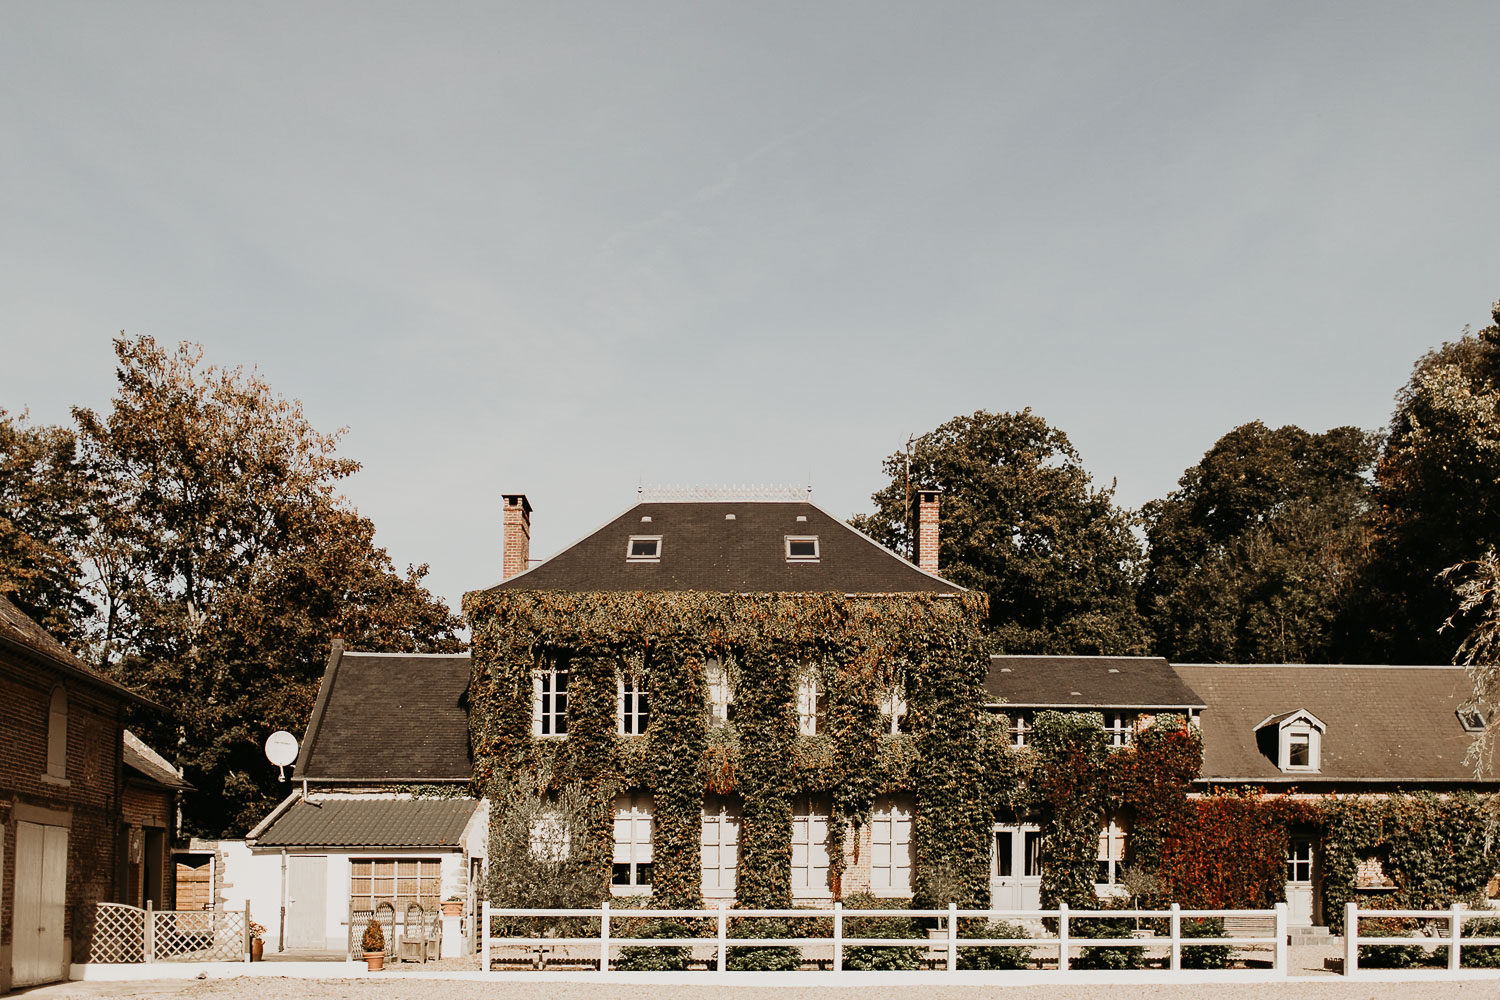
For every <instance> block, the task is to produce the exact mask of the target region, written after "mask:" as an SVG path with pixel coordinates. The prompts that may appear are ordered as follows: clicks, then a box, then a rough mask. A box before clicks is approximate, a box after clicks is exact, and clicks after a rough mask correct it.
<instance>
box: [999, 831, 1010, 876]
mask: <svg viewBox="0 0 1500 1000" xmlns="http://www.w3.org/2000/svg"><path fill="white" fill-rule="evenodd" d="M1014 850H1015V844H1014V840H1013V837H1012V835H1011V834H1010V832H1009V831H1007V832H1004V833H997V834H995V874H996V875H997V876H998V877H1000V878H1010V877H1011V872H1012V870H1013V866H1014V863H1015V858H1014V856H1013V854H1012V852H1013V851H1014Z"/></svg>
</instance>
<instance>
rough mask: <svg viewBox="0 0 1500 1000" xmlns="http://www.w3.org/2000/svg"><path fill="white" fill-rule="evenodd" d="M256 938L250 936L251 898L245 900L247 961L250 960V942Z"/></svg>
mask: <svg viewBox="0 0 1500 1000" xmlns="http://www.w3.org/2000/svg"><path fill="white" fill-rule="evenodd" d="M253 940H254V938H252V937H251V936H250V900H248V899H247V900H245V938H244V941H245V961H247V962H248V961H250V943H251V942H252V941H253Z"/></svg>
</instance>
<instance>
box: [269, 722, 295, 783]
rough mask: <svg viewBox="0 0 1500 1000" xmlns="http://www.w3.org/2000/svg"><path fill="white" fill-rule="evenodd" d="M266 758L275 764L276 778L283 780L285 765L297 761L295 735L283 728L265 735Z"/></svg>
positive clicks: (284, 777)
mask: <svg viewBox="0 0 1500 1000" xmlns="http://www.w3.org/2000/svg"><path fill="white" fill-rule="evenodd" d="M266 759H267V760H269V761H270V762H271V763H272V764H275V765H276V769H277V778H276V780H277V781H285V780H286V769H287V767H288V766H290V765H292V764H295V763H296V762H297V737H295V736H293V735H292V734H291V733H289V732H287V731H286V730H285V729H278V730H276V732H274V733H272V734H271V735H270V736H268V737H266Z"/></svg>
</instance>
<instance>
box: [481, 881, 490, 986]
mask: <svg viewBox="0 0 1500 1000" xmlns="http://www.w3.org/2000/svg"><path fill="white" fill-rule="evenodd" d="M480 912H481V914H482V915H481V916H480V918H479V919H480V920H481V921H483V922H482V923H481V924H480V925H479V967H480V968H481V969H483V970H484V971H485V972H489V971H490V901H489V900H488V899H486V900H485V901H484V907H483V908H482V909H481V911H480Z"/></svg>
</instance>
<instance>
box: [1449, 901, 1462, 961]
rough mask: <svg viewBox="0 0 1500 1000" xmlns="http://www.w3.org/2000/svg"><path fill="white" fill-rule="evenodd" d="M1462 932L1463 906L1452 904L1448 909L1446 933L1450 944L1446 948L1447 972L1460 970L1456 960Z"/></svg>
mask: <svg viewBox="0 0 1500 1000" xmlns="http://www.w3.org/2000/svg"><path fill="white" fill-rule="evenodd" d="M1463 931H1464V904H1462V903H1454V904H1453V905H1452V906H1450V907H1448V933H1449V935H1450V937H1451V939H1452V942H1451V943H1450V944H1449V946H1448V971H1449V972H1457V971H1458V970H1459V969H1460V968H1462V964H1461V963H1460V962H1459V960H1458V949H1459V946H1460V942H1461V941H1462V939H1463Z"/></svg>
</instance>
